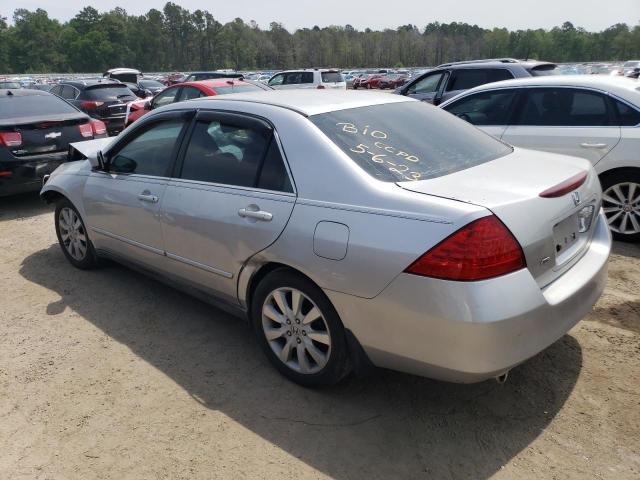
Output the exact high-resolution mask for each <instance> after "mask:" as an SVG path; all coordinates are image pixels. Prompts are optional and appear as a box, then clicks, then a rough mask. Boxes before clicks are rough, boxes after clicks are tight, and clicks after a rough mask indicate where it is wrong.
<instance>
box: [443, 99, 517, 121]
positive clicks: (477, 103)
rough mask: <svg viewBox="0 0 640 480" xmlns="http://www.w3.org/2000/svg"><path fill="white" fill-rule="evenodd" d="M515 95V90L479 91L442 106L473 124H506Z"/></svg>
mask: <svg viewBox="0 0 640 480" xmlns="http://www.w3.org/2000/svg"><path fill="white" fill-rule="evenodd" d="M515 95H516V92H515V90H493V91H490V92H481V93H476V94H473V95H468V96H466V97H464V98H462V99H460V100H458V101H457V102H454V103H452V104H450V105H447V106H446V107H443V108H444V110H446V111H447V112H449V113H452V114H454V115H456V116H457V117H460V118H462V119H463V120H466V121H467V122H469V123H472V124H474V125H506V124H507V122H508V116H509V112H510V109H511V105H512V103H513V99H514V98H515Z"/></svg>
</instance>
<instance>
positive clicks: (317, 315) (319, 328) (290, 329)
mask: <svg viewBox="0 0 640 480" xmlns="http://www.w3.org/2000/svg"><path fill="white" fill-rule="evenodd" d="M262 329H263V333H264V336H265V338H266V339H267V343H268V344H269V346H270V347H271V349H272V350H273V352H274V353H275V354H276V356H277V357H278V358H279V359H280V361H281V362H282V363H284V364H285V365H286V366H288V367H289V368H291V369H292V370H294V371H296V372H298V373H302V374H313V373H317V372H319V371H320V370H322V369H323V368H324V367H325V365H326V364H327V362H328V361H329V357H330V355H331V333H330V331H329V325H328V324H327V321H326V319H325V318H324V315H323V314H322V312H321V311H320V309H319V308H318V307H317V306H316V304H315V303H314V302H313V301H312V300H311V299H310V298H309V297H308V296H306V295H305V294H304V293H302V292H301V291H300V290H297V289H295V288H287V287H281V288H277V289H275V290H274V291H272V292H271V293H270V294H269V295H268V296H267V298H266V299H265V301H264V304H263V306H262Z"/></svg>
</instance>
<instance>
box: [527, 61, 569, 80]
mask: <svg viewBox="0 0 640 480" xmlns="http://www.w3.org/2000/svg"><path fill="white" fill-rule="evenodd" d="M529 73H530V74H531V75H532V76H533V77H545V76H547V75H560V74H561V73H562V72H561V71H560V70H559V69H558V68H557V67H556V66H555V65H553V64H551V63H550V64H548V65H538V66H535V67H533V68H531V69H530V70H529Z"/></svg>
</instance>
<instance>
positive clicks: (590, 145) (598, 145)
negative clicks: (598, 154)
mask: <svg viewBox="0 0 640 480" xmlns="http://www.w3.org/2000/svg"><path fill="white" fill-rule="evenodd" d="M580 146H581V147H582V148H606V147H607V144H606V143H581V144H580Z"/></svg>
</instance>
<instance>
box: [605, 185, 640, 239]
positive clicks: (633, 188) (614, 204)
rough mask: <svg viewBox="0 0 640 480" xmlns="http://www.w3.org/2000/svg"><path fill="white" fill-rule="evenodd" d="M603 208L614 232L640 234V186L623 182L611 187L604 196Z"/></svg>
mask: <svg viewBox="0 0 640 480" xmlns="http://www.w3.org/2000/svg"><path fill="white" fill-rule="evenodd" d="M602 208H603V210H604V214H605V215H606V217H607V222H608V223H609V228H611V230H613V231H614V232H617V233H620V234H623V235H633V234H636V233H640V184H637V183H635V182H623V183H617V184H615V185H612V186H610V187H609V188H607V189H606V190H605V191H604V193H603V194H602Z"/></svg>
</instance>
